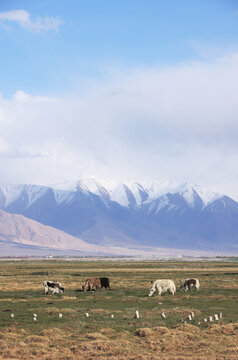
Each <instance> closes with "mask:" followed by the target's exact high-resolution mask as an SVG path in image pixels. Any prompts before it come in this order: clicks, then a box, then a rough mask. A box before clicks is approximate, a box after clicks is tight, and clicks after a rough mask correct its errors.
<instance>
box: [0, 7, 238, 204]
mask: <svg viewBox="0 0 238 360" xmlns="http://www.w3.org/2000/svg"><path fill="white" fill-rule="evenodd" d="M0 49H1V56H0V94H1V97H0V166H1V169H2V171H1V179H0V181H2V182H15V183H19V182H24V183H25V182H26V183H39V184H48V183H55V182H57V181H64V180H68V179H76V178H77V177H79V176H82V175H94V176H99V177H116V178H118V177H119V178H129V179H141V178H149V179H157V180H168V181H177V182H184V181H188V182H190V183H196V184H200V185H202V186H204V187H207V188H209V189H211V190H214V191H219V192H222V193H226V194H228V195H230V196H233V197H234V198H236V199H238V189H237V180H238V168H237V164H238V145H237V133H238V122H237V118H238V104H237V93H238V1H232V0H224V1H223V0H214V1H213V0H206V1H205V0H199V1H191V0H186V1H185V0H184V1H177V0H176V1H175V0H174V1H172V0H166V1H160V0H154V1H153V0H148V1H145V0H127V1H124V0H120V1H116V0H115V1H112V0H110V1H109V0H101V1H99V0H91V1H81V0H78V1H76V0H75V1H72V0H68V1H67V2H66V1H61V0H41V1H32V0H28V1H24V0H18V1H12V0H7V1H4V0H1V1H0ZM23 169H24V171H23Z"/></svg>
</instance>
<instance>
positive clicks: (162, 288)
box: [149, 279, 176, 296]
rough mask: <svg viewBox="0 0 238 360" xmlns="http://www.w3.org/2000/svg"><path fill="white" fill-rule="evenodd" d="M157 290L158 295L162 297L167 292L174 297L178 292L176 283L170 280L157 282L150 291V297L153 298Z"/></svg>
mask: <svg viewBox="0 0 238 360" xmlns="http://www.w3.org/2000/svg"><path fill="white" fill-rule="evenodd" d="M151 282H152V281H151ZM156 290H158V295H161V294H162V293H164V292H166V291H168V292H169V293H170V294H172V295H174V294H175V292H176V286H175V283H174V282H173V281H172V280H169V279H162V280H155V281H154V283H153V285H152V288H151V289H150V291H149V296H152V295H153V294H154V292H155V291H156Z"/></svg>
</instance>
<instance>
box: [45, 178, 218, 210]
mask: <svg viewBox="0 0 238 360" xmlns="http://www.w3.org/2000/svg"><path fill="white" fill-rule="evenodd" d="M51 187H52V188H54V189H59V190H65V191H79V190H80V191H82V192H84V193H87V194H89V193H92V194H95V195H98V196H100V197H101V198H102V199H105V201H115V202H117V203H118V204H120V205H122V206H126V207H133V208H136V207H139V206H141V205H142V204H144V203H147V204H148V203H150V202H151V201H153V200H155V199H157V198H159V197H162V196H163V195H166V194H167V193H170V194H176V193H178V194H180V195H181V196H182V197H183V198H184V199H185V201H186V202H187V204H188V205H189V206H190V207H194V206H195V202H196V197H197V195H198V196H199V197H200V199H201V200H202V203H203V207H206V206H207V205H209V204H210V203H212V202H213V201H215V200H217V199H219V198H221V197H222V196H223V195H221V194H219V193H215V192H212V191H208V190H206V189H203V188H201V187H199V186H198V185H191V184H189V183H183V184H177V183H169V182H165V183H162V182H158V181H148V180H141V181H139V182H138V181H128V180H125V181H119V180H112V179H97V178H95V177H83V178H81V179H79V180H78V181H66V182H63V183H59V184H54V185H51ZM164 201H165V202H166V198H165V199H164Z"/></svg>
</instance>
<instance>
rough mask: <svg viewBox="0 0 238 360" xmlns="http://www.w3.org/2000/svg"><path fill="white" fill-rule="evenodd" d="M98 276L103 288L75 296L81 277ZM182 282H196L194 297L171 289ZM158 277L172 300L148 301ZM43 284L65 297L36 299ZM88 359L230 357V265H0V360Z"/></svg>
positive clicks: (237, 343)
mask: <svg viewBox="0 0 238 360" xmlns="http://www.w3.org/2000/svg"><path fill="white" fill-rule="evenodd" d="M101 276H105V277H109V278H110V285H111V290H98V291H91V292H89V291H87V292H83V291H82V285H83V284H84V282H85V279H87V278H89V277H101ZM188 277H196V278H198V279H199V280H200V285H201V288H200V291H199V292H194V291H191V292H180V291H179V285H180V284H181V281H182V279H185V278H188ZM163 278H164V279H171V280H173V281H174V282H175V284H176V287H177V292H176V294H175V295H174V296H172V295H169V294H167V293H166V294H163V295H162V296H160V297H158V295H157V293H155V294H154V295H153V296H152V297H151V298H149V297H148V289H149V288H150V287H151V280H156V279H163ZM44 280H57V281H59V282H61V284H62V286H64V287H65V293H64V294H63V295H60V294H55V295H51V294H49V295H43V294H42V282H43V281H44ZM137 310H138V311H139V314H140V318H139V319H136V318H135V317H134V315H135V312H136V311H137ZM162 311H163V312H164V314H165V316H166V318H162V317H161V312H162ZM191 312H194V315H195V316H194V318H192V320H189V319H188V316H189V314H190V313H191ZM85 313H88V314H89V316H88V317H86V316H85ZM220 313H222V318H219V320H218V321H216V320H214V314H218V315H219V314H220ZM13 314H14V317H13ZM33 314H37V320H36V321H34V320H33ZM59 314H62V317H59ZM111 315H114V318H112V317H111ZM60 316H61V315H60ZM209 316H213V321H212V322H209V321H207V322H204V318H207V319H208V317H209ZM95 356H96V357H97V359H98V360H100V359H125V360H126V359H129V360H132V359H135V360H137V359H138V360H140V359H141V360H142V359H204V360H205V359H234V360H235V359H238V261H237V260H236V259H233V261H232V260H231V261H209V262H205V261H192V262H189V261H187V262H185V261H184V262H183V261H177V262H175V261H167V262H165V261H151V262H149V261H144V262H142V261H141V262H139V261H126V260H123V261H111V260H110V261H103V260H96V261H85V260H79V261H63V260H54V259H52V260H37V261H2V262H0V359H26V360H27V359H35V358H38V359H45V360H46V359H51V360H52V359H95Z"/></svg>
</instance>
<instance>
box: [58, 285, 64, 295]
mask: <svg viewBox="0 0 238 360" xmlns="http://www.w3.org/2000/svg"><path fill="white" fill-rule="evenodd" d="M59 292H60V294H63V293H64V288H63V287H62V286H59Z"/></svg>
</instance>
